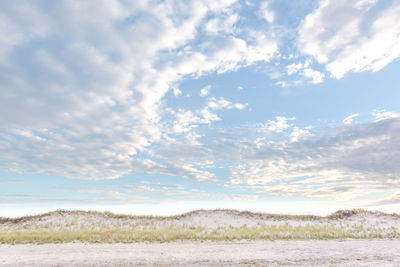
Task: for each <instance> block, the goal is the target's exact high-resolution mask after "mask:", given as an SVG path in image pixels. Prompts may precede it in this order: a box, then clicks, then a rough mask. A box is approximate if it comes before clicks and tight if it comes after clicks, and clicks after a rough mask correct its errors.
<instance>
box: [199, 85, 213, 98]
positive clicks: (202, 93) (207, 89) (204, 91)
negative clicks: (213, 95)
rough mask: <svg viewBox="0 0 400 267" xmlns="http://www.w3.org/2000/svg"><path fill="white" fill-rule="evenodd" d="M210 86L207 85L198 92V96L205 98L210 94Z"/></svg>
mask: <svg viewBox="0 0 400 267" xmlns="http://www.w3.org/2000/svg"><path fill="white" fill-rule="evenodd" d="M210 90H211V85H207V86H205V87H203V88H201V90H200V96H203V97H204V96H207V95H208V94H209V93H210Z"/></svg>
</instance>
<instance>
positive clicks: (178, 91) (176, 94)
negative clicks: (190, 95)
mask: <svg viewBox="0 0 400 267" xmlns="http://www.w3.org/2000/svg"><path fill="white" fill-rule="evenodd" d="M172 92H173V94H174V96H178V95H181V94H182V91H181V90H179V88H176V87H173V88H172Z"/></svg>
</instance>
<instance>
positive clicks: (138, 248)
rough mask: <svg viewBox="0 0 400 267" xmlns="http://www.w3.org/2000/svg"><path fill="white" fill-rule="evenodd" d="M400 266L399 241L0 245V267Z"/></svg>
mask: <svg viewBox="0 0 400 267" xmlns="http://www.w3.org/2000/svg"><path fill="white" fill-rule="evenodd" d="M238 265H240V266H266V265H267V266H400V240H398V239H397V240H389V239H385V240H382V239H379V240H343V241H340V240H297V241H282V240H280V241H240V242H239V241H237V242H191V241H184V242H172V243H132V244H82V243H67V244H45V245H0V266H238Z"/></svg>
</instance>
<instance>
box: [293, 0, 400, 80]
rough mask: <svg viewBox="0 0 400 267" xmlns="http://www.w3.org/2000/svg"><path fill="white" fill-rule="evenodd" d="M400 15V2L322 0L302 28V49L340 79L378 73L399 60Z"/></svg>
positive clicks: (302, 51) (300, 35)
mask: <svg viewBox="0 0 400 267" xmlns="http://www.w3.org/2000/svg"><path fill="white" fill-rule="evenodd" d="M399 14H400V3H399V2H398V1H388V2H382V1H370V0H358V1H352V2H349V1H346V0H323V1H321V2H320V4H319V6H318V8H316V9H315V10H314V11H313V12H311V13H310V14H308V15H307V16H306V17H305V19H304V20H303V22H302V23H301V25H300V27H299V33H298V47H299V50H300V52H301V53H303V54H306V55H310V56H312V57H313V58H314V59H315V60H316V61H318V63H320V64H324V65H325V66H326V70H327V71H328V72H329V73H330V76H331V77H334V78H337V79H339V78H342V77H343V76H344V75H345V74H346V73H348V72H361V71H367V70H370V71H378V70H380V69H382V68H383V67H385V66H386V65H387V64H389V63H390V62H392V61H393V60H395V59H397V58H399V57H400V52H399V51H400V48H399V44H400V26H399V24H398V23H397V21H398V20H399V19H400V15H399Z"/></svg>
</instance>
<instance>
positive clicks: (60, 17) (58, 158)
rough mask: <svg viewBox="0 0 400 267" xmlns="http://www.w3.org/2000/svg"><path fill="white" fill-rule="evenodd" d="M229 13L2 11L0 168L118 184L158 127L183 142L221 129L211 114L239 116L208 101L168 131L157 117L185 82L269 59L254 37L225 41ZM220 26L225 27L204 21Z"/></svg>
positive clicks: (178, 5)
mask: <svg viewBox="0 0 400 267" xmlns="http://www.w3.org/2000/svg"><path fill="white" fill-rule="evenodd" d="M235 2H236V1H234V0H220V1H210V0H199V1H190V2H180V1H156V2H154V1H145V0H143V1H134V2H126V1H117V0H111V1H100V2H96V3H94V2H71V1H59V3H58V4H57V5H47V4H45V2H44V1H35V2H31V1H22V2H19V3H18V4H17V3H16V2H12V1H6V2H1V3H0V10H1V11H0V33H1V34H0V35H1V37H0V58H1V61H0V114H1V115H0V135H1V136H2V139H1V141H0V142H1V147H2V151H9V153H2V155H1V158H2V161H1V162H0V165H1V168H2V169H11V170H15V171H21V172H23V171H31V172H40V173H51V174H56V175H63V176H67V177H80V178H88V179H107V178H116V177H120V176H121V175H124V174H127V173H131V172H135V170H136V168H137V166H138V165H137V164H136V161H137V158H136V156H137V154H138V153H139V152H141V153H145V152H146V151H147V150H148V149H149V147H150V146H151V145H152V144H154V143H159V144H161V143H163V142H169V141H168V140H170V139H169V138H170V137H168V135H169V134H170V133H171V132H173V130H171V129H170V128H168V130H165V129H166V128H165V125H166V124H172V125H174V126H172V127H171V128H172V129H175V132H176V133H189V132H192V131H191V129H192V128H191V127H194V126H193V125H194V124H195V123H194V122H196V121H198V124H204V123H210V122H212V121H215V120H219V119H221V118H219V117H218V116H217V115H216V114H215V113H213V112H212V110H213V109H218V108H227V109H243V108H244V107H245V105H243V104H239V103H237V104H235V103H230V102H229V101H227V102H226V100H224V99H214V100H211V101H210V105H211V106H210V107H204V108H202V109H201V110H198V111H190V112H192V114H190V113H184V114H185V115H182V117H177V119H176V121H177V123H176V124H174V119H175V118H174V116H172V117H173V118H172V121H168V118H166V117H168V116H170V114H169V113H168V112H164V111H165V109H164V108H165V107H164V106H163V105H165V103H164V101H163V97H164V96H165V95H166V93H167V92H168V91H169V90H172V93H173V94H174V95H175V96H178V95H180V94H181V93H182V92H181V91H180V90H179V89H178V88H176V87H174V85H176V84H178V83H179V81H180V80H182V78H184V77H185V76H188V75H189V76H192V77H198V76H201V75H204V74H208V73H214V72H217V73H222V72H226V71H233V70H236V69H238V68H241V67H244V66H249V65H251V64H253V63H255V62H257V61H268V60H270V59H271V57H273V56H274V55H275V54H276V53H277V51H278V48H277V45H276V41H275V40H274V39H273V38H272V37H269V36H267V35H266V33H265V32H263V31H256V32H253V33H252V34H251V35H243V34H241V35H240V36H239V35H235V34H236V33H235V27H236V26H235V24H236V22H237V21H238V20H239V19H240V18H239V16H238V14H236V13H235V9H234V8H233V4H234V3H235ZM218 17H221V18H222V17H224V18H226V19H227V20H226V21H219V22H216V21H212V20H213V18H218ZM207 22H209V23H208V24H207ZM204 25H211V26H212V25H214V26H213V27H214V28H213V27H211V26H210V27H211V28H213V29H214V30H213V31H210V29H211V28H210V27H208V28H207V29H208V30H207V29H206V28H205V27H204ZM215 31H217V32H218V34H215ZM199 35H201V36H202V38H201V41H200V42H199V41H198V39H197V37H198V36H199ZM255 36H256V37H255ZM187 112H189V111H187ZM167 113H168V114H167ZM189 115H191V116H189ZM174 127H175V128H174ZM43 129H46V131H42V130H43ZM192 136H195V135H194V133H192ZM191 168H193V167H186V172H189V171H190V172H192V173H194V172H195V171H194V170H193V169H191ZM181 169H182V168H181ZM183 172H184V171H182V173H183ZM193 175H194V174H193ZM193 175H192V177H194V176H195V175H194V176H193ZM196 177H207V175H205V174H201V173H200V174H198V175H197V176H196ZM199 179H200V178H199Z"/></svg>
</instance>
